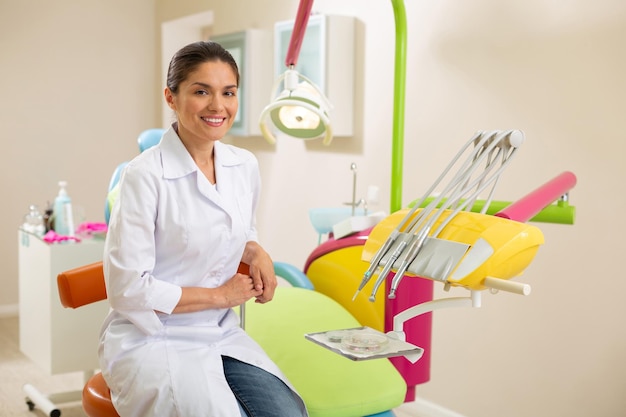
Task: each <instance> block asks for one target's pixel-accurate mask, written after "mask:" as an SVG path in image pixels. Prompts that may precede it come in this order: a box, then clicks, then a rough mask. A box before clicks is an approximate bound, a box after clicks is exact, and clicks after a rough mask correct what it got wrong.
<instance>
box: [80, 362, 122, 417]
mask: <svg viewBox="0 0 626 417" xmlns="http://www.w3.org/2000/svg"><path fill="white" fill-rule="evenodd" d="M83 409H84V410H85V413H87V415H88V416H89V417H120V415H119V414H117V411H115V408H114V407H113V403H112V402H111V391H110V390H109V387H108V386H107V383H106V382H105V381H104V378H103V377H102V373H100V372H98V373H96V374H95V375H94V376H92V377H91V378H89V380H88V381H87V383H86V384H85V387H84V388H83Z"/></svg>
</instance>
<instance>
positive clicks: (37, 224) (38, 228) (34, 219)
mask: <svg viewBox="0 0 626 417" xmlns="http://www.w3.org/2000/svg"><path fill="white" fill-rule="evenodd" d="M22 229H24V230H25V231H27V232H29V233H33V234H35V235H37V236H43V235H44V234H45V233H46V226H45V224H44V221H43V216H42V215H41V213H40V212H39V208H38V207H37V206H35V205H30V206H29V207H28V214H26V215H25V216H24V223H23V224H22Z"/></svg>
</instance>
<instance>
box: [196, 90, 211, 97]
mask: <svg viewBox="0 0 626 417" xmlns="http://www.w3.org/2000/svg"><path fill="white" fill-rule="evenodd" d="M196 94H197V95H199V96H206V95H207V94H209V93H207V91H206V90H198V91H196Z"/></svg>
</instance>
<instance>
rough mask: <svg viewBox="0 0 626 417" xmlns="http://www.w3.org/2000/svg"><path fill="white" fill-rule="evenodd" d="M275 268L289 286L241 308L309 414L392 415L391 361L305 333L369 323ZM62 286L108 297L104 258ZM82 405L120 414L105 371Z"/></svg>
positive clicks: (395, 382) (67, 302)
mask: <svg viewBox="0 0 626 417" xmlns="http://www.w3.org/2000/svg"><path fill="white" fill-rule="evenodd" d="M163 132H164V131H163V130H162V129H149V130H147V131H144V132H142V134H141V135H140V136H139V138H138V145H139V149H140V152H143V151H144V150H145V149H147V148H149V147H151V146H153V145H155V144H157V143H158V142H159V140H160V138H161V136H162V134H163ZM125 165H126V163H122V164H120V165H118V166H117V168H116V169H115V172H114V173H113V176H112V178H111V181H110V183H109V194H108V196H107V202H106V203H105V219H106V221H107V222H108V219H109V215H110V208H111V206H112V202H113V200H114V199H115V196H116V187H117V184H118V182H119V178H120V175H121V171H122V170H123V168H124V166H125ZM239 271H240V272H242V273H248V270H247V265H245V264H241V265H240V269H239ZM274 271H275V273H276V275H277V276H278V277H280V278H283V279H284V280H285V281H286V283H287V284H288V285H281V286H279V287H278V288H277V289H276V293H275V296H274V299H273V300H272V301H271V302H270V303H267V304H257V303H255V302H254V300H251V301H250V302H248V303H246V304H245V305H244V307H245V308H242V309H241V310H240V311H241V314H243V316H244V317H243V319H242V325H243V324H245V330H246V331H247V332H248V334H249V335H250V336H251V337H252V338H253V339H254V340H256V342H257V343H259V345H261V347H262V348H263V349H264V350H265V352H266V353H267V354H268V356H269V357H270V358H271V359H272V360H273V361H274V362H275V363H276V364H277V365H278V366H279V367H280V369H281V370H282V371H283V373H284V374H285V375H286V376H287V378H288V379H289V380H290V381H291V383H292V384H293V385H294V387H295V388H296V390H297V391H298V392H299V394H300V395H301V396H302V398H303V400H304V402H305V404H306V406H307V409H308V410H309V414H310V416H311V417H363V416H370V417H393V416H394V414H393V412H392V411H391V410H392V409H393V408H395V407H398V406H400V405H401V404H402V403H403V402H404V399H405V394H406V390H407V386H406V383H405V381H404V379H403V378H402V376H401V375H400V373H398V371H397V370H396V369H395V368H394V366H393V365H392V364H391V363H390V362H389V361H388V360H385V359H382V360H381V359H378V360H367V361H351V360H349V359H347V358H344V357H342V356H340V355H338V354H336V353H333V352H331V351H329V350H327V349H324V348H322V347H320V346H318V345H316V344H314V343H312V342H310V341H308V340H306V339H305V337H304V336H305V334H307V333H317V332H322V331H327V330H336V329H346V328H353V327H360V326H362V324H361V323H359V321H358V320H357V319H356V318H355V317H354V316H353V315H352V314H351V313H350V312H349V311H348V310H346V309H345V308H344V307H342V306H341V305H340V304H339V303H337V302H336V301H334V300H333V299H332V298H330V297H328V296H326V295H324V294H322V293H320V292H317V291H315V290H314V286H313V284H312V283H311V281H310V280H309V279H308V278H307V276H306V275H305V274H304V273H303V272H302V271H301V270H299V269H298V268H296V267H295V266H293V265H290V264H287V263H284V262H274ZM57 285H58V289H59V297H60V300H61V304H62V305H63V306H64V307H66V308H79V307H81V306H83V305H87V304H91V303H94V302H98V301H102V300H105V299H106V297H107V295H106V287H105V280H104V273H103V270H102V262H97V263H94V264H90V265H86V266H83V267H79V268H75V269H72V270H69V271H65V272H63V273H61V274H59V276H58V277H57ZM94 325H100V323H94ZM95 349H96V348H95V347H94V352H95ZM82 405H83V408H84V410H85V412H86V413H87V415H88V416H89V417H117V416H118V414H117V412H116V411H115V408H114V407H113V404H112V402H111V397H110V391H109V388H108V387H107V385H106V382H105V381H104V378H103V377H102V374H101V373H100V372H97V373H95V374H94V375H93V376H92V377H91V378H90V379H89V380H88V381H87V383H86V384H85V386H84V389H83V394H82Z"/></svg>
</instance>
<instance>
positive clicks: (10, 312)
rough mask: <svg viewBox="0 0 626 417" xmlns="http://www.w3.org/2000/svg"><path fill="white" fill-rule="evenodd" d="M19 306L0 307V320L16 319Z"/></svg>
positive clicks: (6, 305)
mask: <svg viewBox="0 0 626 417" xmlns="http://www.w3.org/2000/svg"><path fill="white" fill-rule="evenodd" d="M19 311H20V310H19V304H3V305H0V318H3V317H16V316H18V315H19Z"/></svg>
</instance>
